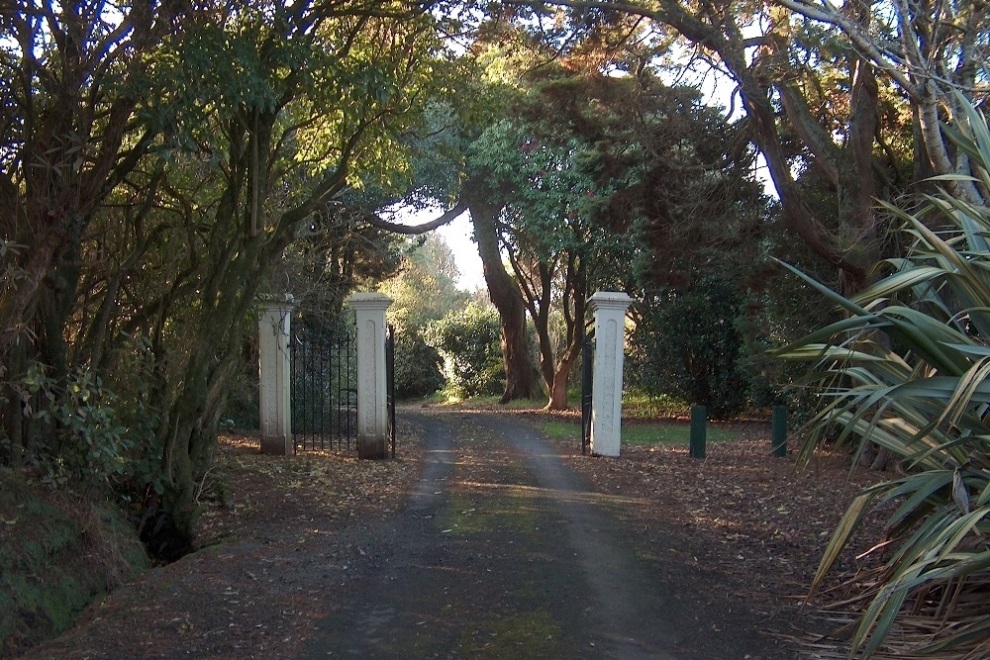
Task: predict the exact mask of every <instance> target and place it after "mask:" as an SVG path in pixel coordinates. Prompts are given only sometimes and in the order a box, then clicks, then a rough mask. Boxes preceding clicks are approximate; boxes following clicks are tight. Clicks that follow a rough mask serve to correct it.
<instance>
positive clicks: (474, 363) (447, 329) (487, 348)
mask: <svg viewBox="0 0 990 660" xmlns="http://www.w3.org/2000/svg"><path fill="white" fill-rule="evenodd" d="M500 337H501V329H500V325H499V319H498V313H497V312H496V311H495V310H494V309H493V308H492V307H485V306H481V305H478V304H476V303H470V304H468V306H467V307H465V308H464V309H463V310H460V311H455V312H451V313H450V314H448V315H447V316H445V317H444V318H443V319H441V320H440V321H437V322H435V323H432V324H430V326H429V328H428V329H427V333H426V338H427V341H428V342H429V343H430V344H431V345H432V346H434V347H436V349H437V351H439V352H440V355H441V356H442V357H443V371H444V376H445V377H446V380H447V390H446V392H447V394H449V395H450V396H454V397H458V398H465V397H470V396H476V395H485V394H497V393H499V392H500V391H501V390H502V388H503V387H504V385H505V367H504V365H503V362H502V350H501V344H500V341H501V339H500Z"/></svg>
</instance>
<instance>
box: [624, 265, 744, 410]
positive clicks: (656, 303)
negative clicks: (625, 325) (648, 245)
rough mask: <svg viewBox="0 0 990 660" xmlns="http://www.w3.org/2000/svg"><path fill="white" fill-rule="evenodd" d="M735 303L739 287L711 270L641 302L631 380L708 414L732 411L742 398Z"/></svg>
mask: <svg viewBox="0 0 990 660" xmlns="http://www.w3.org/2000/svg"><path fill="white" fill-rule="evenodd" d="M741 303H742V294H741V292H740V291H739V289H738V288H737V287H735V286H734V285H732V284H731V283H729V282H728V281H727V280H725V279H724V278H722V277H719V276H717V275H712V274H707V275H700V276H699V277H698V278H697V279H696V280H695V281H694V282H693V283H692V285H691V286H690V287H688V288H687V289H684V290H671V291H669V292H668V293H667V295H665V296H663V297H657V298H655V299H653V300H650V301H647V302H646V303H644V304H643V306H642V309H641V314H640V320H639V322H638V323H637V326H636V330H635V331H634V333H633V336H632V345H633V348H632V351H631V354H630V363H631V364H630V377H631V380H632V382H633V383H634V384H636V385H638V386H639V387H641V388H643V389H644V390H645V391H646V392H648V393H650V394H670V395H673V396H675V397H678V398H682V399H686V400H688V401H690V402H691V403H693V404H698V405H704V406H707V407H708V410H709V413H710V414H711V415H712V417H714V418H727V417H730V416H732V415H733V414H735V413H738V412H739V411H740V410H742V409H743V408H744V407H745V405H746V403H747V387H746V380H745V377H744V376H743V374H742V371H741V369H740V364H739V359H740V355H741V351H742V347H743V341H742V336H741V334H740V333H739V331H738V329H737V327H736V320H737V317H738V315H739V311H740V306H741Z"/></svg>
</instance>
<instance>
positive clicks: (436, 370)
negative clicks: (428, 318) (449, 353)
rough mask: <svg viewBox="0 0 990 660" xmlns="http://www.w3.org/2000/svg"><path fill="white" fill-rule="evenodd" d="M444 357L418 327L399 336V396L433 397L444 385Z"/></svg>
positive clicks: (397, 371) (397, 382)
mask: <svg viewBox="0 0 990 660" xmlns="http://www.w3.org/2000/svg"><path fill="white" fill-rule="evenodd" d="M442 366H443V358H441V357H440V353H439V352H437V350H436V349H435V348H433V347H432V346H430V345H429V344H427V343H426V340H425V339H423V335H422V334H421V333H420V332H418V331H416V330H404V331H399V332H398V334H397V335H396V338H395V395H396V396H397V397H399V398H400V399H403V398H413V397H423V396H429V395H431V394H433V393H435V392H437V391H438V390H439V389H440V388H442V387H443V385H444V377H443V372H442V371H441V368H442Z"/></svg>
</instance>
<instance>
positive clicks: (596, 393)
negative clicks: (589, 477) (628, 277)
mask: <svg viewBox="0 0 990 660" xmlns="http://www.w3.org/2000/svg"><path fill="white" fill-rule="evenodd" d="M631 304H632V298H630V297H629V296H627V295H626V294H624V293H614V292H610V291H598V292H596V293H595V294H594V295H593V296H591V298H589V299H588V306H589V307H590V308H591V311H593V312H594V314H595V372H594V377H593V382H594V389H593V391H592V394H591V453H592V454H598V455H599V456H618V455H619V441H620V427H621V422H622V359H623V357H624V355H625V338H626V332H625V329H626V310H627V309H628V308H629V305H631Z"/></svg>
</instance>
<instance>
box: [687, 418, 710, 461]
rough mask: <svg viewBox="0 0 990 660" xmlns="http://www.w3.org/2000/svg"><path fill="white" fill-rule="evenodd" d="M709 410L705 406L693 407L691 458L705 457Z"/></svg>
mask: <svg viewBox="0 0 990 660" xmlns="http://www.w3.org/2000/svg"><path fill="white" fill-rule="evenodd" d="M707 417H708V409H707V408H705V407H704V406H691V449H690V456H691V458H704V457H705V435H706V430H705V422H706V419H707Z"/></svg>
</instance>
